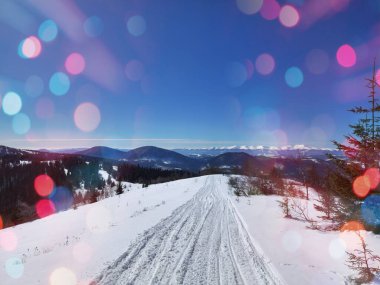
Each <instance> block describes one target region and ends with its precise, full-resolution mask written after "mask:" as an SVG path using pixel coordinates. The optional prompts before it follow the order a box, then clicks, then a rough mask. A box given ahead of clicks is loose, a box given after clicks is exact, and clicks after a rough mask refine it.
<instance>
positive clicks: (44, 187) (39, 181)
mask: <svg viewBox="0 0 380 285" xmlns="http://www.w3.org/2000/svg"><path fill="white" fill-rule="evenodd" d="M34 189H35V190H36V192H37V194H38V195H40V196H42V197H46V196H49V195H50V194H51V193H52V192H53V189H54V181H53V179H52V178H51V177H50V176H49V175H47V174H41V175H38V176H37V177H36V178H35V179H34Z"/></svg>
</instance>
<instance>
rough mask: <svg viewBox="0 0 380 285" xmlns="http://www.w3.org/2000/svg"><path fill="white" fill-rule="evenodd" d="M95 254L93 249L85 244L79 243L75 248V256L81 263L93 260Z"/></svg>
mask: <svg viewBox="0 0 380 285" xmlns="http://www.w3.org/2000/svg"><path fill="white" fill-rule="evenodd" d="M93 252H94V250H93V248H92V247H91V246H90V245H89V244H87V243H85V242H78V243H77V244H76V245H74V247H73V256H74V258H75V259H76V260H77V261H79V262H81V263H86V262H88V261H89V260H90V259H91V258H92V255H93Z"/></svg>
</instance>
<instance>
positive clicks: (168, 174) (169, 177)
mask: <svg viewBox="0 0 380 285" xmlns="http://www.w3.org/2000/svg"><path fill="white" fill-rule="evenodd" d="M109 170H110V169H109ZM110 171H111V173H112V170H110ZM114 172H116V171H114ZM115 175H116V177H117V179H118V180H122V181H128V182H132V183H141V184H144V185H145V186H146V185H149V184H156V183H164V182H168V181H173V180H178V179H184V178H190V177H194V176H197V174H196V173H193V172H189V171H183V170H167V169H160V168H144V167H141V166H138V165H137V166H136V165H132V164H121V165H119V166H118V169H117V173H115Z"/></svg>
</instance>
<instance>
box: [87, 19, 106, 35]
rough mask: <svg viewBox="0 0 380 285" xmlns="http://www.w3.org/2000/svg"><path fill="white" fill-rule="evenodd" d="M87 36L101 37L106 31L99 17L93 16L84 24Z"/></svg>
mask: <svg viewBox="0 0 380 285" xmlns="http://www.w3.org/2000/svg"><path fill="white" fill-rule="evenodd" d="M83 29H84V32H85V33H86V34H87V36H89V37H92V38H95V37H98V36H100V35H101V33H102V32H103V29H104V25H103V21H102V20H101V19H100V18H99V17H97V16H91V17H89V18H87V19H86V21H85V22H84V24H83Z"/></svg>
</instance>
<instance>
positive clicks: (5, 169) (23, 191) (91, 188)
mask: <svg viewBox="0 0 380 285" xmlns="http://www.w3.org/2000/svg"><path fill="white" fill-rule="evenodd" d="M29 159H30V160H28V161H22V160H21V161H20V160H13V159H4V158H3V159H1V161H0V173H1V176H0V218H1V219H2V221H3V224H4V227H9V226H13V225H17V224H20V223H24V222H28V221H32V220H35V219H37V218H39V216H38V213H37V210H36V204H37V203H38V202H39V201H40V200H41V199H49V200H51V201H52V202H53V203H54V205H55V211H62V210H66V209H68V208H72V207H74V208H75V207H77V206H78V205H81V204H85V203H93V202H96V201H97V200H99V199H101V198H106V197H109V196H111V195H113V192H114V191H116V190H117V188H118V187H119V186H118V185H117V183H115V182H114V180H115V179H116V180H118V181H126V182H131V183H141V184H143V185H144V186H147V185H149V184H152V183H160V182H167V181H172V180H176V179H182V178H187V177H193V176H194V175H195V174H193V173H190V172H186V171H180V170H162V169H155V168H143V167H140V166H136V165H129V164H124V163H122V164H119V165H118V164H117V162H115V161H111V160H102V159H94V158H85V157H82V156H73V155H68V156H67V157H65V156H63V157H61V158H60V159H58V160H49V161H43V160H42V161H41V160H40V158H35V159H33V158H29ZM99 170H105V171H107V172H108V173H109V174H110V176H109V177H108V179H107V178H106V180H104V179H103V177H102V176H101V175H100V174H99ZM43 174H46V175H47V176H49V177H50V178H51V179H52V180H53V182H54V190H53V191H52V193H51V194H50V195H49V196H47V197H41V196H40V195H39V194H38V193H37V192H36V190H35V186H34V183H35V179H36V177H38V176H39V175H43ZM111 176H112V178H113V179H111ZM105 192H106V193H107V194H105ZM110 193H112V194H110Z"/></svg>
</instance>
